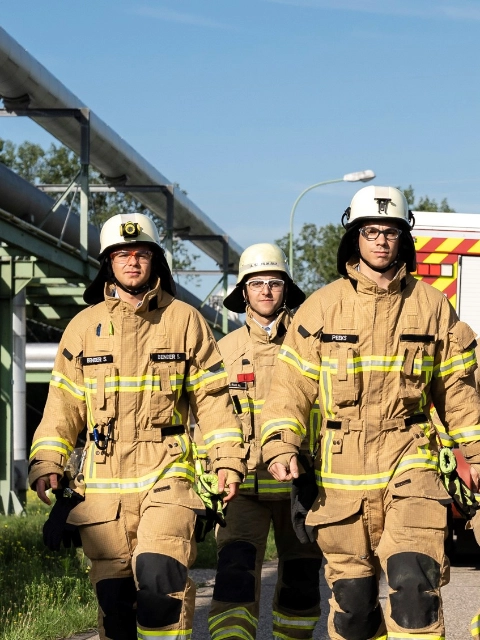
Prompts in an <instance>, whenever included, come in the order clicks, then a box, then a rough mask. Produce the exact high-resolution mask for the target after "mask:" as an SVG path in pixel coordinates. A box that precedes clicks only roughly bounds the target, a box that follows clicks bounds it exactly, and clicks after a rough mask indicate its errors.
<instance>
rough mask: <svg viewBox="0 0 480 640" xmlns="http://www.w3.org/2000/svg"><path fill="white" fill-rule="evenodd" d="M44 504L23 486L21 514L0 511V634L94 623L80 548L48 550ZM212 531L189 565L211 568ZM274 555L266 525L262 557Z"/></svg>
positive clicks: (38, 637)
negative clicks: (25, 496)
mask: <svg viewBox="0 0 480 640" xmlns="http://www.w3.org/2000/svg"><path fill="white" fill-rule="evenodd" d="M49 510H50V508H49V507H47V506H46V505H44V504H43V503H42V502H40V500H39V499H38V498H37V496H36V494H35V493H33V492H31V491H30V492H29V494H28V500H27V516H26V517H25V518H17V517H14V516H9V517H5V516H0V567H1V568H0V638H1V639H2V640H57V639H59V638H68V637H69V636H71V635H74V634H76V633H79V632H81V631H86V630H87V629H93V628H95V627H96V626H97V603H96V598H95V595H94V592H93V589H92V587H91V585H90V581H89V579H88V571H89V568H88V563H87V560H86V558H85V556H84V555H83V552H82V550H81V549H64V548H63V547H62V548H61V550H60V551H58V552H51V551H49V550H48V549H47V548H46V547H45V546H44V544H43V540H42V527H43V523H44V522H45V520H46V519H47V517H48V512H49ZM216 555H217V554H216V545H215V538H214V536H213V532H211V533H209V534H208V535H207V538H206V540H205V541H204V542H202V543H200V544H199V545H198V555H197V560H196V562H195V564H194V567H195V568H215V566H216ZM274 558H276V549H275V543H274V541H273V535H272V532H271V531H270V534H269V538H268V543H267V551H266V554H265V560H273V559H274Z"/></svg>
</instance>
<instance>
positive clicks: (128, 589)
mask: <svg viewBox="0 0 480 640" xmlns="http://www.w3.org/2000/svg"><path fill="white" fill-rule="evenodd" d="M95 589H96V592H97V599H98V604H99V605H100V607H101V609H102V611H103V628H104V629H105V635H106V636H107V638H109V639H110V640H136V638H137V620H136V612H135V609H134V605H135V602H136V600H137V590H136V588H135V582H134V580H133V578H106V579H105V580H100V581H99V582H97V584H96V586H95Z"/></svg>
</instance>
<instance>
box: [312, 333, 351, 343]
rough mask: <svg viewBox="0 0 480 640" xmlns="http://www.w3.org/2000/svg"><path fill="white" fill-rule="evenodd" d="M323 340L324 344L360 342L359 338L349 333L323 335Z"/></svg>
mask: <svg viewBox="0 0 480 640" xmlns="http://www.w3.org/2000/svg"><path fill="white" fill-rule="evenodd" d="M321 340H322V342H351V343H352V344H355V343H357V342H358V336H355V335H350V334H347V333H322V337H321Z"/></svg>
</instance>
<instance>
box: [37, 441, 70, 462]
mask: <svg viewBox="0 0 480 640" xmlns="http://www.w3.org/2000/svg"><path fill="white" fill-rule="evenodd" d="M42 449H44V450H46V451H56V452H57V453H60V454H61V455H62V456H65V457H67V458H68V456H69V455H70V454H71V453H72V451H73V446H72V445H71V444H70V442H68V440H64V439H63V438H51V437H44V438H38V439H37V440H35V442H33V444H32V448H31V450H30V459H32V458H34V457H35V455H36V454H37V453H38V452H39V451H41V450H42Z"/></svg>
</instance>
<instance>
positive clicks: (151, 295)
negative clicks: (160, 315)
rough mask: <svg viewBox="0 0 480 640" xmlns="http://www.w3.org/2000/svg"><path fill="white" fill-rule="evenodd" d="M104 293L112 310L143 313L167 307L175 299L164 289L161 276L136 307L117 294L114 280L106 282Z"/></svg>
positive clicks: (109, 308) (108, 306)
mask: <svg viewBox="0 0 480 640" xmlns="http://www.w3.org/2000/svg"><path fill="white" fill-rule="evenodd" d="M104 294H105V303H106V305H107V308H108V310H109V311H111V312H112V311H114V310H115V309H123V310H124V311H126V312H130V313H136V314H143V313H146V312H148V311H153V310H154V309H160V308H162V307H167V306H168V305H169V304H170V303H171V302H172V300H174V297H173V296H172V295H171V294H170V293H167V292H166V291H164V290H163V289H162V287H161V284H160V278H157V281H156V283H155V286H154V287H153V288H152V289H149V290H148V291H147V292H146V293H145V295H144V296H143V299H142V301H141V302H140V304H139V305H138V306H137V307H134V306H133V305H131V304H130V303H128V302H123V301H122V300H121V299H120V298H118V297H117V296H116V295H115V285H114V284H113V283H112V282H107V283H106V284H105V291H104Z"/></svg>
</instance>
